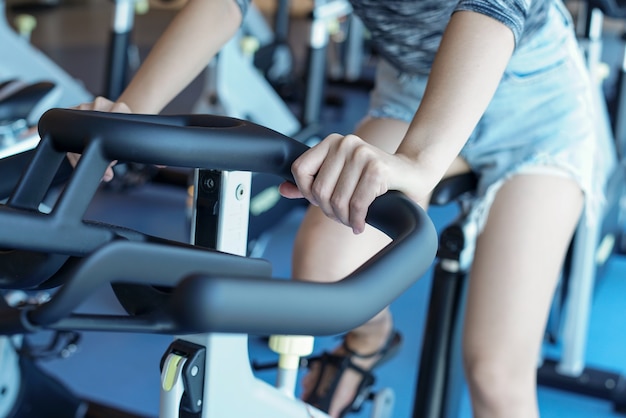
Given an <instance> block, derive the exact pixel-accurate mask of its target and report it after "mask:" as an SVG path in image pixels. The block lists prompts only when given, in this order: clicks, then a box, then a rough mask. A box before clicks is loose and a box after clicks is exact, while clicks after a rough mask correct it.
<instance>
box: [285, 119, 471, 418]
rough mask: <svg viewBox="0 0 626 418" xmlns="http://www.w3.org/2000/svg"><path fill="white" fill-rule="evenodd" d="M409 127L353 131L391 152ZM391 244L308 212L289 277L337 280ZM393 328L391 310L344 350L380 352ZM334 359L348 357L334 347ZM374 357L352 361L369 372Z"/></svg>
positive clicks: (382, 122) (338, 406)
mask: <svg viewBox="0 0 626 418" xmlns="http://www.w3.org/2000/svg"><path fill="white" fill-rule="evenodd" d="M407 127H408V125H407V124H406V123H403V122H400V121H397V120H391V119H371V120H368V121H366V122H365V123H364V124H363V125H362V126H361V127H360V128H359V129H358V130H357V132H356V134H357V135H359V136H360V137H361V138H363V139H365V140H367V141H369V142H370V143H372V144H374V145H377V146H379V147H381V148H382V149H385V150H387V151H389V152H393V151H395V149H396V148H397V146H398V144H399V142H400V140H401V139H402V138H403V136H404V134H405V132H406V129H407ZM457 164H458V165H454V167H455V171H467V166H466V165H464V164H459V163H457ZM388 242H389V238H388V237H387V236H385V235H384V234H382V233H381V232H379V231H377V230H375V229H373V228H369V229H366V231H365V232H364V233H362V234H360V235H358V236H357V235H354V234H353V233H352V230H351V229H350V228H348V227H345V226H343V225H341V224H339V223H337V222H335V221H332V220H330V219H329V218H327V217H326V216H325V215H324V214H323V213H322V212H321V210H319V209H318V208H316V207H311V208H310V209H309V210H308V212H307V214H306V216H305V218H304V220H303V222H302V224H301V226H300V229H299V231H298V235H297V237H296V242H295V245H294V254H293V277H296V278H298V279H303V280H310V281H322V280H327V281H337V280H340V279H341V278H343V277H345V276H346V275H348V274H349V273H350V272H352V271H353V270H354V269H355V268H357V267H358V266H360V265H361V264H363V262H365V261H366V260H367V259H368V258H370V257H371V256H372V255H373V254H375V253H376V252H377V251H379V250H380V249H381V248H382V247H383V246H384V245H386V244H387V243H388ZM392 328H393V321H392V317H391V313H390V311H389V309H385V310H383V311H382V312H380V313H379V314H378V315H376V316H375V317H374V318H372V319H371V320H370V321H369V322H367V323H365V324H364V325H362V326H360V327H358V328H356V329H354V330H352V331H351V332H350V333H348V335H347V336H346V340H345V342H346V345H347V346H348V347H350V349H352V350H353V351H355V352H357V353H359V354H369V353H373V352H376V351H378V350H379V349H380V348H381V347H382V346H383V345H384V343H385V342H386V340H387V338H388V336H389V335H390V333H391V331H392ZM334 352H335V354H343V355H345V354H347V353H346V352H345V350H344V349H343V348H342V347H338V348H337V349H336V350H335V351H334ZM377 360H378V358H377V357H373V358H369V359H359V358H353V362H354V363H355V364H357V365H359V366H361V367H363V368H364V369H369V368H371V365H372V364H373V363H374V362H375V361H377ZM316 373H317V371H316V369H314V368H313V369H312V371H311V373H309V374H308V375H307V376H306V377H305V379H304V381H303V389H304V391H303V392H304V393H303V397H304V398H306V397H307V395H308V393H309V391H310V390H311V388H312V385H314V382H315V379H316V377H317V374H316ZM360 379H361V377H360V376H359V375H358V374H356V373H355V372H353V371H351V370H348V371H346V373H345V374H344V376H343V378H342V380H341V381H340V384H339V386H338V389H337V391H336V393H335V396H334V399H333V402H332V403H331V408H330V411H329V412H330V415H331V416H333V417H336V416H338V414H339V413H340V412H341V411H342V410H343V409H344V408H345V407H346V406H347V405H348V404H350V402H351V400H352V399H353V397H354V395H355V392H356V389H357V387H358V384H359V382H360Z"/></svg>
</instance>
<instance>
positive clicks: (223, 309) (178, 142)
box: [0, 109, 437, 335]
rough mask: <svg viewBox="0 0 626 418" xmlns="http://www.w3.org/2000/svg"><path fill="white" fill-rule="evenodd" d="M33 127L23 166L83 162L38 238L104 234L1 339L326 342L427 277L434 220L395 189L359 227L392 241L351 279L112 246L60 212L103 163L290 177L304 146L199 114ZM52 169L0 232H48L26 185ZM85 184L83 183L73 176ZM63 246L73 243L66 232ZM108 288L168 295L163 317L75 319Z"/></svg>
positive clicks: (88, 118)
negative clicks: (285, 273)
mask: <svg viewBox="0 0 626 418" xmlns="http://www.w3.org/2000/svg"><path fill="white" fill-rule="evenodd" d="M39 130H40V133H41V135H42V141H41V144H40V147H39V148H38V150H37V153H36V155H35V157H34V159H33V163H32V164H31V166H33V165H37V162H38V161H40V160H45V158H44V157H45V156H46V155H56V154H62V155H64V153H65V152H66V151H72V152H81V153H82V154H83V156H82V158H81V163H80V164H79V165H78V166H77V168H76V170H75V172H74V175H73V176H72V179H71V180H70V184H68V186H67V187H66V190H65V192H64V195H63V196H62V199H60V200H67V201H60V202H59V203H57V206H59V205H60V209H59V208H58V207H57V206H55V208H54V210H53V212H52V213H51V214H50V215H47V217H49V219H52V220H51V221H50V222H52V223H57V224H58V223H60V224H61V225H63V226H64V227H65V228H64V230H63V231H57V230H56V229H49V230H47V231H45V232H48V233H52V232H54V233H57V235H58V234H59V233H61V234H62V235H58V236H57V241H59V239H58V237H59V236H68V234H69V235H73V234H80V233H81V232H85V231H87V230H89V231H91V229H89V228H96V229H99V230H101V231H103V232H102V234H100V236H99V237H98V239H99V240H101V241H100V242H99V243H98V240H97V239H95V240H94V241H93V242H91V243H90V245H91V246H93V247H89V251H86V252H85V254H84V255H85V257H84V258H83V259H82V260H81V261H80V262H79V263H77V265H75V266H73V268H72V269H71V274H68V277H67V279H66V280H65V281H64V283H63V285H62V286H61V287H60V289H59V290H58V291H57V292H56V293H55V294H54V296H53V297H52V299H51V300H50V301H49V302H47V303H46V304H44V305H41V306H39V307H37V308H34V309H31V310H27V311H17V310H13V311H11V312H8V311H7V309H5V310H4V311H3V312H0V333H18V332H25V331H32V330H36V329H39V328H51V329H84V330H104V331H133V332H137V331H138V332H159V333H200V332H241V333H251V334H254V333H261V334H307V335H309V334H310V335H326V334H335V333H339V332H344V331H347V330H349V329H351V328H353V327H355V326H357V325H359V324H361V323H363V322H365V321H367V320H368V319H369V318H371V317H372V316H374V315H375V314H376V313H377V312H378V311H380V310H381V309H382V308H383V307H385V306H386V305H388V304H389V303H391V302H392V301H393V300H394V299H395V298H396V297H398V296H399V295H400V294H401V293H402V292H404V291H405V290H406V289H407V288H408V287H409V286H411V285H412V284H413V283H414V282H415V281H416V280H417V279H419V277H421V276H422V275H423V274H424V273H425V271H426V270H427V269H428V268H429V266H430V264H431V262H432V260H433V259H434V256H435V251H436V243H437V235H436V232H435V229H434V226H433V224H432V222H431V221H430V219H429V218H428V217H427V215H426V214H425V212H424V211H423V210H422V209H421V208H420V207H419V206H417V205H416V204H414V203H413V202H412V201H410V200H409V199H408V198H406V197H405V196H404V195H402V194H400V193H398V192H390V193H387V194H386V195H384V196H381V197H380V198H378V199H376V200H375V201H374V203H373V204H372V205H371V207H370V209H369V213H368V217H367V221H368V223H370V224H372V225H374V226H376V227H377V228H379V229H381V230H382V231H383V232H385V233H387V234H388V235H389V236H390V237H391V238H392V240H393V241H392V242H391V243H390V244H389V245H388V246H387V247H385V248H384V249H383V250H381V251H380V252H379V253H378V254H377V255H376V256H374V257H373V258H372V259H370V260H369V261H368V262H367V263H365V264H364V265H363V266H361V267H360V268H359V269H358V270H357V271H355V272H354V273H353V274H351V275H349V276H348V277H346V278H344V279H343V280H341V281H339V282H335V283H310V282H302V281H298V280H278V279H273V278H271V277H270V269H269V267H268V266H267V265H266V262H264V261H263V260H255V259H250V258H244V257H239V256H235V255H230V254H224V253H220V252H217V251H206V250H201V249H199V248H195V247H192V246H188V245H182V244H179V245H173V244H172V243H171V242H167V241H162V242H154V241H147V240H144V239H134V237H133V235H132V234H127V235H126V236H124V238H126V239H119V237H120V235H119V234H117V233H116V232H115V231H113V232H111V231H110V228H105V227H102V226H99V227H97V226H92V225H85V223H84V222H82V221H77V220H76V219H75V218H73V216H76V215H79V214H82V213H83V212H82V209H81V210H78V211H76V210H70V209H69V208H72V207H74V206H75V205H76V203H75V202H73V200H77V201H79V203H78V205H79V206H81V205H83V206H85V204H84V203H81V202H82V200H83V199H84V198H83V197H82V196H83V195H84V194H87V195H89V196H92V195H93V193H95V191H92V190H88V191H87V192H86V191H85V190H82V193H79V189H80V188H79V186H81V187H84V186H85V185H90V184H91V185H92V187H97V184H98V183H99V178H100V176H101V175H102V173H103V170H104V169H105V168H106V166H107V165H108V161H110V160H113V159H125V160H130V161H137V162H144V163H155V164H166V165H177V166H184V167H195V168H217V169H220V170H245V171H254V172H265V173H270V174H277V175H280V176H282V177H283V178H286V179H291V174H290V171H289V167H290V165H291V163H292V161H293V160H294V159H295V158H297V157H298V156H299V155H300V154H301V153H302V152H304V151H305V150H306V149H307V147H306V146H305V145H303V144H302V143H300V142H298V141H295V140H293V139H291V138H288V137H285V136H284V135H282V134H280V133H277V132H275V131H272V130H270V129H267V128H264V127H261V126H259V125H256V124H254V123H251V122H246V121H241V120H238V119H233V118H227V117H217V116H208V115H189V116H153V115H136V114H128V115H127V114H110V113H99V112H85V111H76V110H67V109H53V110H50V111H48V112H47V113H46V114H45V115H44V116H43V117H42V119H41V121H40V124H39ZM37 154H40V155H39V156H38V155H37ZM51 159H53V160H55V159H56V157H54V158H52V157H51ZM44 165H46V164H44ZM53 165H56V162H55V163H54V164H53ZM49 171H50V170H49V169H45V170H43V171H42V170H39V169H37V168H36V167H35V168H31V167H29V170H27V172H26V173H25V175H24V177H23V180H22V181H21V182H20V185H19V186H18V188H17V189H16V192H15V193H14V194H13V195H12V199H13V200H14V201H15V202H18V204H15V203H14V204H13V205H12V207H11V209H10V210H8V211H0V230H1V229H2V228H3V227H4V226H5V225H8V224H10V222H11V219H12V218H20V219H22V218H23V219H24V220H28V219H31V220H34V221H35V224H36V225H37V226H40V227H43V226H44V225H45V221H44V220H42V219H41V218H43V217H42V216H41V214H38V213H32V207H30V206H31V205H32V204H33V202H32V201H30V200H32V198H31V197H30V196H31V193H30V189H31V188H35V189H40V188H41V186H39V185H38V183H36V182H34V181H30V180H29V178H31V177H32V176H33V175H34V174H33V173H48V172H49ZM93 171H97V172H96V173H95V174H94V173H93ZM77 177H78V179H76V178H77ZM85 177H86V178H88V180H89V181H84V180H81V178H85ZM40 180H41V179H40ZM94 180H95V182H94ZM92 183H93V184H92ZM38 193H39V194H41V193H40V192H38ZM19 203H21V205H20V204H19ZM22 205H23V206H24V208H22V207H21V206H22ZM9 206H11V201H9ZM22 209H23V210H22ZM79 224H80V225H81V228H84V229H81V228H79V227H78V225H79ZM72 228H74V229H72ZM45 232H44V233H45ZM107 233H108V235H107ZM39 234H42V232H41V231H39ZM3 235H5V234H3ZM112 237H114V238H117V239H113V238H112ZM33 241H37V240H33ZM70 241H76V242H79V241H80V240H79V239H76V237H73V236H72V237H70ZM87 242H88V241H87ZM16 243H17V244H20V245H21V244H24V242H23V240H21V239H14V240H11V239H10V237H6V238H5V237H0V246H2V247H6V246H10V245H11V244H16ZM96 243H98V245H96ZM83 244H85V242H83ZM24 247H27V246H26V245H24ZM42 247H43V248H42ZM69 247H71V246H69ZM9 248H10V247H9ZM37 249H38V250H42V249H46V251H50V252H56V253H64V251H67V252H72V251H75V249H74V248H68V246H67V245H65V244H61V243H59V244H58V245H56V246H55V245H51V244H50V245H48V246H42V245H40V246H37ZM110 282H125V283H137V284H143V285H153V286H170V287H172V292H171V294H170V297H169V298H168V306H167V307H166V308H165V309H164V312H165V314H164V312H163V311H161V312H159V313H158V314H157V313H146V314H144V315H130V316H116V317H112V316H101V315H85V314H80V315H79V314H74V313H72V312H73V310H74V309H75V308H76V307H77V306H78V304H80V303H81V302H82V301H83V300H84V299H86V298H87V297H88V296H89V295H90V293H91V292H92V291H94V290H95V288H96V287H98V286H100V285H102V284H103V283H110ZM5 312H6V314H5Z"/></svg>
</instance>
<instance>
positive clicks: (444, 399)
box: [413, 0, 626, 418]
mask: <svg viewBox="0 0 626 418" xmlns="http://www.w3.org/2000/svg"><path fill="white" fill-rule="evenodd" d="M588 3H589V5H590V7H591V9H590V10H593V11H594V12H593V14H595V17H593V19H594V21H595V23H600V25H601V22H598V21H597V19H598V17H599V16H598V15H597V13H599V12H601V10H614V9H613V7H614V6H616V5H617V3H616V2H614V1H612V0H608V1H606V2H605V1H602V0H591V1H589V2H588ZM619 3H623V2H619ZM604 5H607V6H610V7H608V8H606V9H604V8H603V7H602V6H604ZM621 7H623V5H622V6H621ZM594 29H595V30H597V29H598V27H596V26H594ZM587 33H588V34H591V33H593V34H594V37H590V38H589V41H590V42H589V43H588V44H587V43H586V42H581V44H582V45H583V46H585V47H586V48H587V54H586V56H587V59H588V64H589V71H590V74H591V75H595V74H596V71H597V70H596V69H597V64H598V63H599V61H598V60H599V57H600V50H599V49H598V47H599V45H598V44H597V43H595V42H597V41H599V38H598V37H597V36H595V35H597V34H598V32H595V31H594V32H587ZM591 41H593V42H591ZM595 93H596V95H595V99H596V100H595V101H596V105H597V106H598V109H600V110H601V112H599V115H600V117H599V120H598V123H597V129H598V134H599V137H601V138H614V141H613V143H614V144H615V156H614V158H615V161H608V162H607V163H611V164H613V166H612V171H611V173H612V174H611V178H610V179H609V182H608V185H607V203H606V205H605V206H604V207H603V208H602V210H601V211H600V212H601V213H599V214H598V222H597V224H596V225H595V226H591V225H588V224H587V223H585V222H581V223H580V224H579V226H578V228H577V230H576V234H575V237H574V240H573V242H572V244H571V247H570V251H569V255H568V258H567V260H566V263H565V268H564V270H563V272H562V278H561V284H560V290H559V291H557V292H556V295H555V299H554V305H553V317H552V318H551V321H553V322H550V323H549V324H548V326H547V329H546V339H547V342H554V340H555V339H559V340H560V343H561V345H562V349H561V354H560V358H559V360H553V359H549V358H543V359H538V360H539V361H540V367H539V368H538V373H537V378H538V383H539V384H541V385H545V386H549V387H553V388H557V389H562V390H566V391H572V392H576V393H580V394H583V395H587V396H592V397H597V398H600V399H605V400H608V401H610V402H611V403H612V404H613V406H614V408H615V410H616V411H620V412H626V379H625V378H624V376H622V375H620V374H618V373H615V372H608V371H603V370H598V369H594V368H592V367H590V366H587V365H586V364H585V357H584V355H585V348H586V339H587V330H588V320H589V314H590V310H591V303H592V298H593V286H594V283H595V282H596V280H598V279H599V277H600V275H601V272H602V268H603V267H604V264H605V262H606V261H607V259H608V257H609V256H610V255H611V254H612V253H614V251H615V245H614V244H615V243H616V241H617V240H616V236H618V235H619V234H621V233H622V230H621V228H623V213H621V211H622V209H620V207H619V200H620V198H622V197H623V196H624V193H625V190H624V184H625V183H624V180H625V174H626V173H625V171H624V163H625V162H624V156H623V154H622V150H623V149H624V148H623V144H624V141H626V136H623V135H622V134H620V136H617V133H615V134H614V132H613V131H612V129H611V122H610V116H609V113H608V111H607V109H606V103H605V101H604V99H603V98H602V92H601V86H600V85H598V89H597V91H596V92H595ZM620 94H622V93H621V90H620ZM622 123H623V121H622ZM475 185H476V178H475V175H474V174H472V173H468V174H465V175H461V176H458V177H452V178H450V179H447V180H446V181H444V182H443V183H442V185H441V186H442V188H443V189H444V190H446V191H445V193H442V194H437V193H435V194H434V196H433V198H432V201H431V204H432V205H446V204H449V203H451V202H457V203H458V205H459V214H458V216H457V218H456V219H455V220H454V221H453V222H452V223H451V224H450V225H449V226H448V227H446V228H445V229H444V230H443V231H442V232H441V234H440V243H439V249H438V252H437V262H436V265H435V273H434V276H433V284H432V289H431V295H430V303H429V308H428V314H427V320H426V328H425V331H424V341H423V346H422V353H421V357H420V362H419V375H418V382H417V386H416V391H415V400H414V406H413V417H414V418H443V417H446V418H452V417H456V416H458V412H459V405H460V402H461V396H462V391H463V387H464V377H463V372H462V370H463V367H462V360H461V328H462V323H463V318H462V314H463V311H464V309H463V304H464V299H465V296H464V295H465V287H466V282H467V276H468V272H469V269H470V266H471V263H472V258H473V251H474V243H475V240H476V237H477V231H476V230H475V226H474V225H473V224H471V223H468V222H467V209H468V207H467V204H466V202H467V199H468V198H471V194H472V192H473V191H474V189H475Z"/></svg>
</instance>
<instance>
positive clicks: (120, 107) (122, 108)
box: [111, 102, 132, 113]
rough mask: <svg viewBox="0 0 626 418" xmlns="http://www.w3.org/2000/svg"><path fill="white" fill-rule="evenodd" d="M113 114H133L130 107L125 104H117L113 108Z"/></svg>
mask: <svg viewBox="0 0 626 418" xmlns="http://www.w3.org/2000/svg"><path fill="white" fill-rule="evenodd" d="M111 112H116V113H132V112H131V110H130V107H128V105H127V104H126V103H124V102H115V103H114V104H113V106H112V107H111Z"/></svg>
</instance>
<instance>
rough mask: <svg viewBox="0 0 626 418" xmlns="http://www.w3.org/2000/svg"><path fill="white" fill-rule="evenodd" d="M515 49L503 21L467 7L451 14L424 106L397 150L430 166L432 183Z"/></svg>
mask: <svg viewBox="0 0 626 418" xmlns="http://www.w3.org/2000/svg"><path fill="white" fill-rule="evenodd" d="M513 48H514V38H513V33H512V32H511V30H510V29H509V28H508V27H506V26H505V25H503V24H502V23H500V22H498V21H496V20H494V19H492V18H490V17H487V16H485V15H482V14H479V13H474V12H468V11H462V12H456V13H455V14H454V15H453V16H452V19H451V20H450V23H449V25H448V27H447V29H446V32H445V34H444V36H443V39H442V42H441V46H440V48H439V51H438V53H437V56H436V58H435V61H434V63H433V67H432V70H431V74H430V77H429V81H428V85H427V87H426V91H425V93H424V98H423V100H422V103H421V106H420V108H419V109H418V111H417V113H416V114H415V117H414V118H413V121H412V122H411V125H410V127H409V131H408V132H407V134H406V136H405V138H404V140H403V141H402V143H401V144H400V146H399V148H398V151H397V154H398V155H402V156H404V157H406V158H408V159H409V160H410V161H412V162H414V163H415V164H416V165H418V166H423V167H424V168H427V169H428V171H429V172H430V175H431V176H432V177H430V178H428V181H429V182H430V183H431V186H432V187H434V186H435V185H436V183H437V182H438V181H439V180H440V179H441V177H442V176H443V175H444V173H445V171H446V170H447V168H448V167H449V166H450V164H451V163H452V161H453V160H454V158H455V157H456V156H457V155H458V154H459V152H460V151H461V148H462V147H463V145H464V144H465V142H466V141H467V139H468V138H469V136H470V134H471V133H472V131H473V130H474V128H475V127H476V124H477V123H478V120H479V119H480V117H481V116H482V114H483V113H484V112H485V109H486V108H487V105H488V104H489V102H490V101H491V98H492V97H493V94H494V93H495V91H496V88H497V87H498V84H499V83H500V79H501V78H502V74H503V72H504V69H505V67H506V65H507V63H508V62H509V59H510V58H511V54H512V53H513ZM404 180H408V179H404ZM396 181H398V182H399V184H397V185H395V184H394V186H396V187H402V188H409V187H410V185H409V184H405V183H406V181H403V179H402V178H401V177H400V178H398V179H396ZM429 191H430V190H429Z"/></svg>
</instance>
